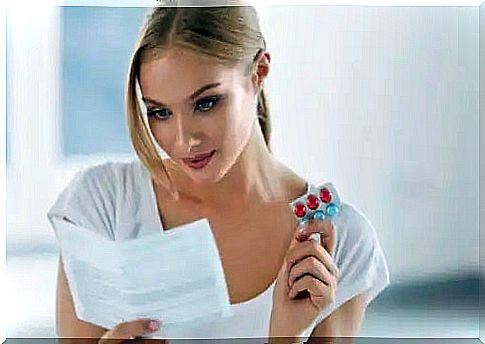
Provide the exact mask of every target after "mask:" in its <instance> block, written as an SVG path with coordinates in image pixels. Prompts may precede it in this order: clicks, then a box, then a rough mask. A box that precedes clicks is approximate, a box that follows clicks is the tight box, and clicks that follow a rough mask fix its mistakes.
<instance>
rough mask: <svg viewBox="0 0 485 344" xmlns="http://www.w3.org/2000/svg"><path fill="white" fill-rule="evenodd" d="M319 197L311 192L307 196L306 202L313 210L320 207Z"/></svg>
mask: <svg viewBox="0 0 485 344" xmlns="http://www.w3.org/2000/svg"><path fill="white" fill-rule="evenodd" d="M318 203H319V202H318V197H317V196H315V195H313V194H309V195H308V196H307V198H306V204H307V206H308V208H310V209H311V210H315V209H317V208H318Z"/></svg>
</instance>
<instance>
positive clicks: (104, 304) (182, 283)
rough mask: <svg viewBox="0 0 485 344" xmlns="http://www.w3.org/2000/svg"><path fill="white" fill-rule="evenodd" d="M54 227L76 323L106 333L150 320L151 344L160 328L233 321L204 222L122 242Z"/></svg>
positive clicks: (66, 225)
mask: <svg viewBox="0 0 485 344" xmlns="http://www.w3.org/2000/svg"><path fill="white" fill-rule="evenodd" d="M53 221H55V222H56V228H58V230H57V231H56V234H57V238H58V241H59V244H60V249H61V253H62V257H63V262H64V269H65V271H66V276H67V280H68V284H69V287H70V290H71V293H72V296H73V301H74V307H75V311H76V315H77V317H78V318H79V319H81V320H84V321H87V322H90V323H93V324H95V325H98V326H101V327H104V328H107V329H111V328H113V327H114V326H116V325H117V324H119V323H120V322H123V321H130V320H136V319H139V318H151V319H156V320H159V321H160V323H161V324H162V326H161V328H160V331H159V332H160V333H158V332H157V333H152V334H151V335H150V336H155V337H156V336H157V335H160V334H161V335H162V336H163V324H170V323H179V322H186V321H193V320H196V319H200V318H204V319H207V318H214V319H217V318H219V317H229V316H232V315H233V313H232V310H231V308H230V301H229V295H228V290H227V284H226V281H225V277H224V271H223V268H222V264H221V260H220V256H219V252H218V249H217V245H216V242H215V239H214V237H213V234H212V231H211V228H210V225H209V222H208V221H207V219H201V220H197V221H194V222H192V223H189V224H186V225H182V226H179V227H177V228H172V229H170V230H169V231H164V232H162V231H160V232H156V233H154V234H150V235H144V236H141V237H138V238H135V239H129V240H124V241H120V242H117V241H110V240H108V239H106V238H104V237H102V236H100V235H98V234H97V233H94V232H92V231H90V230H88V229H86V228H83V227H80V226H76V225H74V224H71V223H69V222H66V221H64V220H60V219H59V218H55V219H53Z"/></svg>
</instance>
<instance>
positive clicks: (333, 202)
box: [289, 182, 341, 242]
mask: <svg viewBox="0 0 485 344" xmlns="http://www.w3.org/2000/svg"><path fill="white" fill-rule="evenodd" d="M340 205H341V202H340V197H339V195H338V192H337V190H336V189H335V187H334V186H333V184H332V183H329V182H328V183H323V184H321V185H317V186H315V185H312V184H310V186H309V188H308V193H306V194H305V195H302V196H301V197H299V198H297V199H295V200H294V201H293V202H290V203H289V207H290V209H291V210H292V212H293V214H294V215H295V217H296V218H297V220H298V226H299V227H300V226H303V225H304V224H305V223H306V222H307V221H309V220H312V219H319V220H325V219H327V220H329V221H330V222H331V223H332V224H333V225H335V223H334V221H333V219H334V218H335V217H336V216H338V214H339V212H340ZM310 238H311V239H313V240H316V241H318V242H320V234H319V233H314V234H312V235H311V236H310Z"/></svg>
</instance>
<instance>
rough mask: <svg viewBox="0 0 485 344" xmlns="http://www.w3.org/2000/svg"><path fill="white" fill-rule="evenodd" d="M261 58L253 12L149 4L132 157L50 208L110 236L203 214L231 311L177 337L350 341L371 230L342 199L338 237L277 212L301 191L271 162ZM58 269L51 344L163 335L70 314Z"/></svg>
mask: <svg viewBox="0 0 485 344" xmlns="http://www.w3.org/2000/svg"><path fill="white" fill-rule="evenodd" d="M270 61H271V55H270V53H269V52H268V51H267V50H266V42H265V40H264V37H263V35H262V34H261V32H260V28H259V23H258V17H257V14H256V11H255V9H254V8H253V7H251V6H228V7H157V8H154V9H153V10H152V11H151V13H150V14H149V16H148V17H147V20H146V22H145V25H144V27H143V30H142V31H141V35H140V38H139V41H138V43H137V45H136V48H135V50H134V53H133V55H132V59H131V63H130V67H129V75H128V82H127V93H126V100H127V115H128V116H127V121H128V126H129V131H130V135H131V140H132V143H133V147H134V149H135V151H136V153H137V155H138V157H139V161H137V160H134V161H133V162H130V163H113V162H107V163H104V164H101V165H97V166H93V167H90V168H88V169H86V170H84V171H81V172H79V173H78V174H77V175H76V176H75V178H74V179H73V180H72V181H71V183H70V184H69V185H68V187H67V188H66V189H64V190H63V192H62V193H61V194H60V195H59V197H58V199H57V201H56V203H55V204H54V205H53V206H52V208H51V209H50V211H49V213H48V217H49V219H51V218H53V217H59V218H63V219H65V220H66V221H70V222H72V223H74V224H77V225H80V226H83V227H85V228H88V229H90V230H93V231H97V232H98V233H101V234H103V235H105V236H106V237H108V238H111V239H113V240H124V239H127V238H133V237H136V236H139V235H142V234H143V233H142V232H141V231H140V228H141V227H143V228H149V227H151V228H157V230H159V229H160V230H170V229H171V228H173V227H177V226H179V225H182V224H186V223H189V222H192V221H195V220H197V219H200V218H207V219H209V221H210V225H211V229H212V231H213V233H214V237H215V239H216V242H217V245H218V249H219V252H220V256H221V261H222V264H223V269H224V273H225V277H226V281H227V286H228V291H229V296H230V301H231V304H232V306H233V307H234V313H235V316H234V317H233V318H231V319H229V320H227V321H226V322H225V323H222V322H218V323H213V322H207V323H202V324H200V323H198V324H185V327H180V328H179V332H178V335H179V336H186V337H188V338H191V337H195V338H203V337H208V338H216V337H261V338H263V337H268V336H269V337H270V338H274V337H279V336H285V337H290V342H291V338H295V337H302V336H308V335H311V337H317V336H318V337H333V336H356V335H357V334H358V330H359V328H360V325H361V322H362V319H363V314H364V311H365V308H366V306H367V305H368V303H369V302H370V301H371V300H372V299H373V298H374V297H375V296H376V295H377V294H378V293H379V292H380V291H382V289H384V288H385V287H386V286H387V285H388V284H389V273H388V269H387V264H386V260H385V258H384V255H383V252H382V250H381V247H380V244H379V241H378V238H377V236H376V232H375V230H374V228H373V227H372V225H371V224H370V222H369V221H368V220H367V218H366V217H365V216H364V215H363V214H362V213H361V212H360V211H359V210H358V209H357V208H355V207H354V206H352V205H351V204H350V203H346V202H342V204H341V210H340V214H339V216H338V225H337V226H336V228H334V227H333V226H332V225H331V224H330V222H328V221H317V220H314V221H310V222H309V223H308V224H307V225H306V226H305V227H304V230H303V232H302V231H298V230H296V228H297V221H296V219H295V217H294V215H293V214H292V212H291V211H290V210H289V208H288V203H289V202H291V201H292V200H294V199H296V198H298V197H300V196H302V195H304V194H305V193H306V192H307V190H308V189H307V188H308V184H307V181H306V180H305V179H304V178H302V177H300V176H298V175H297V174H296V173H294V172H293V171H292V170H291V169H289V168H288V167H286V166H285V165H283V164H282V163H281V162H279V161H278V160H277V158H276V157H275V156H274V155H272V153H271V149H270V145H269V142H270V135H271V125H270V117H269V108H268V103H267V99H266V95H265V91H264V88H263V84H264V80H265V78H266V77H267V76H268V74H269V70H270ZM145 117H146V119H145ZM153 140H154V141H155V142H156V143H153ZM157 146H158V147H157ZM158 148H160V149H162V150H163V151H164V152H166V153H167V155H168V158H165V159H162V158H160V155H159V152H158ZM51 223H52V221H51ZM144 225H145V226H144ZM53 226H54V225H53ZM55 230H60V229H59V228H55ZM336 230H338V236H336ZM311 233H321V235H322V236H321V238H322V239H321V242H320V243H316V242H315V241H313V240H308V238H309V235H310V234H311ZM248 252H251V254H248ZM332 257H335V261H334V259H333V258H332ZM58 271H59V273H58V288H57V331H58V335H59V336H60V337H95V338H102V340H101V341H104V340H108V339H113V338H118V339H120V340H121V339H123V338H135V337H140V336H144V335H147V334H149V333H150V332H152V331H156V330H158V329H159V327H160V326H161V327H162V329H163V326H164V324H163V319H162V321H161V323H157V322H150V320H154V319H130V320H129V321H126V322H122V323H120V324H119V325H118V326H116V327H114V328H113V329H105V328H101V327H97V326H95V325H93V324H90V323H87V322H83V321H81V320H79V319H77V318H76V315H75V312H74V307H73V303H72V296H71V294H70V291H69V288H68V284H67V280H66V276H65V271H64V268H63V263H62V257H60V259H59V270H58ZM337 282H338V283H337ZM299 292H306V293H307V294H306V295H305V297H304V298H300V297H297V294H298V293H299ZM299 295H302V294H299ZM221 321H222V320H221ZM172 331H173V329H172ZM162 332H163V331H162ZM164 333H167V337H170V336H169V335H168V333H170V331H169V329H168V328H167V332H164ZM172 333H174V332H172Z"/></svg>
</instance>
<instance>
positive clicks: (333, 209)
mask: <svg viewBox="0 0 485 344" xmlns="http://www.w3.org/2000/svg"><path fill="white" fill-rule="evenodd" d="M338 212H339V209H338V207H337V206H336V205H335V204H333V203H330V204H329V205H327V211H326V213H327V215H328V216H335V215H337V213H338Z"/></svg>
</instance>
